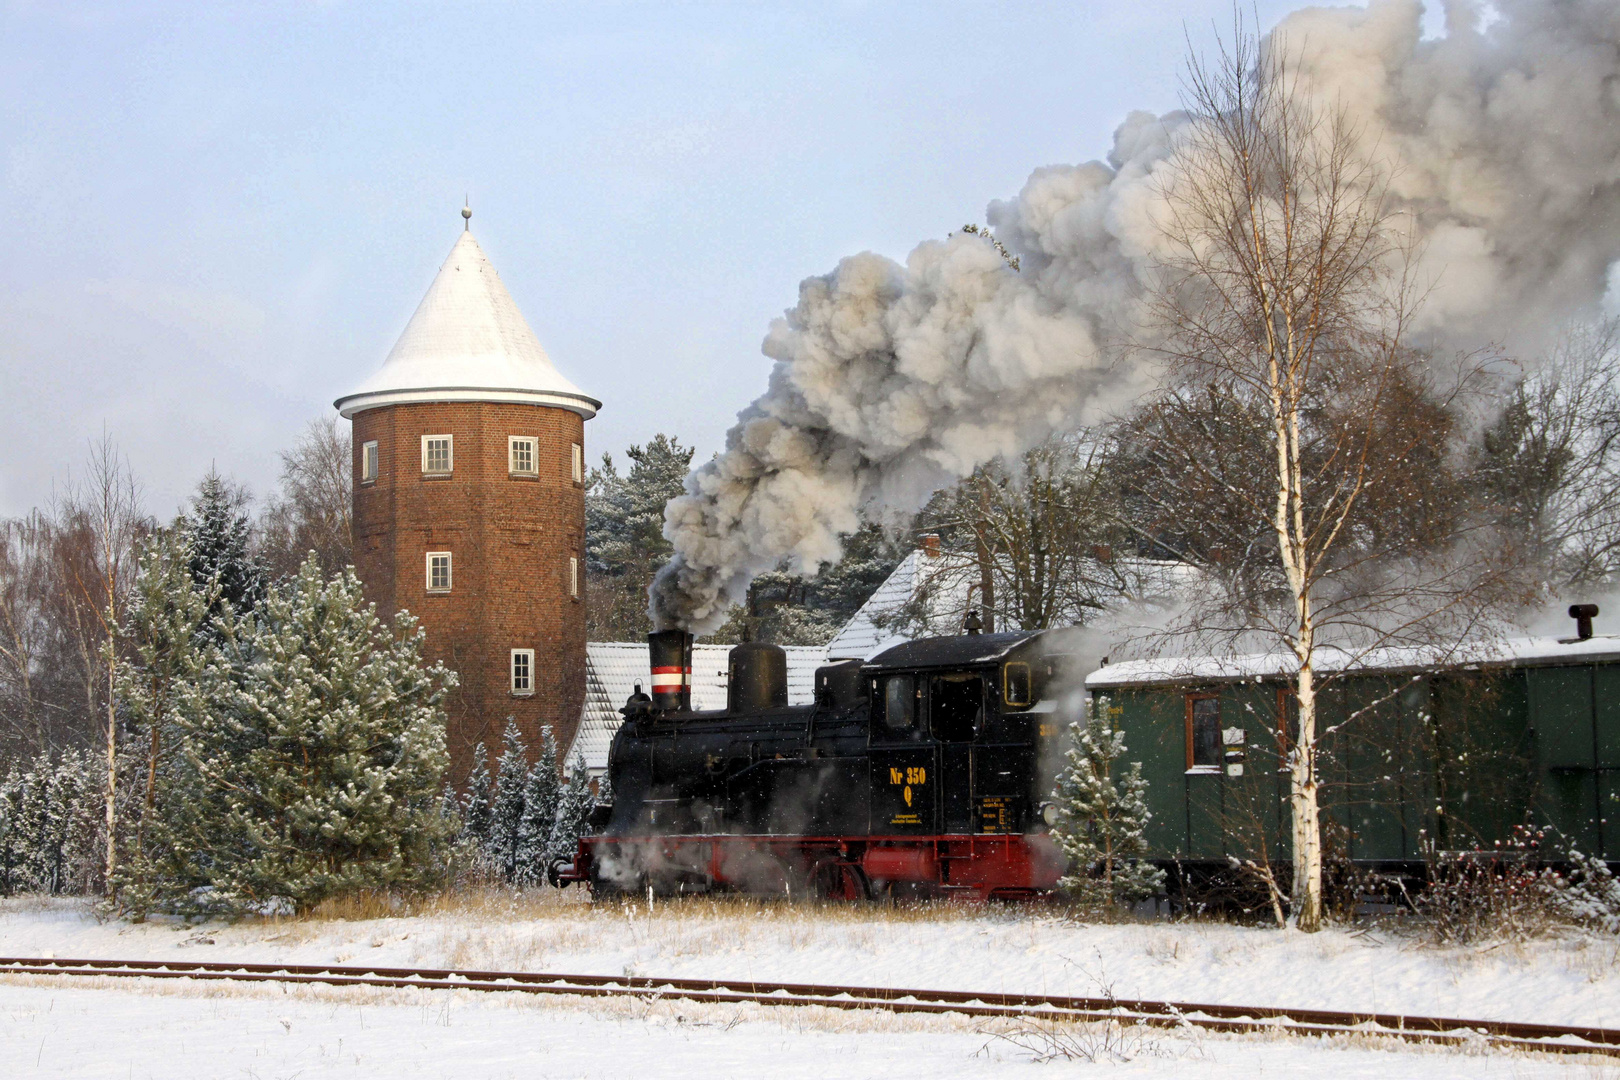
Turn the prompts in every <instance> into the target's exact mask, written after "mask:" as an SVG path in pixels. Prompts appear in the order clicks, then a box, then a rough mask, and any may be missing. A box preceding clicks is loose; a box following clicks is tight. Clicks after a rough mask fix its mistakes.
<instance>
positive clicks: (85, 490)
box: [61, 433, 149, 896]
mask: <svg viewBox="0 0 1620 1080" xmlns="http://www.w3.org/2000/svg"><path fill="white" fill-rule="evenodd" d="M62 503H63V508H62V510H61V516H63V517H65V518H68V519H70V520H72V521H73V522H74V523H75V524H76V526H77V529H76V532H77V534H78V539H79V543H78V544H77V545H76V549H77V550H76V551H75V552H74V553H73V557H71V558H66V559H64V560H63V577H64V580H65V584H67V586H68V591H69V594H70V596H69V600H70V608H71V609H72V610H73V611H74V612H75V613H76V614H75V621H76V623H77V629H78V632H79V635H78V636H79V639H80V641H81V642H82V646H81V648H82V649H83V650H84V651H85V652H86V657H85V660H86V670H87V672H89V673H92V677H91V678H88V679H87V683H88V684H89V685H88V687H87V694H88V700H89V703H90V705H91V708H92V711H94V709H95V706H96V703H97V701H98V700H99V701H100V703H101V705H102V706H103V707H104V708H105V712H104V714H103V715H104V718H105V729H104V732H105V734H104V740H103V741H104V749H105V751H106V767H107V774H106V777H107V786H106V791H105V792H104V795H105V801H104V809H105V819H104V827H105V829H106V833H107V835H106V841H107V847H106V858H105V867H104V869H105V872H106V887H107V890H108V895H109V896H111V895H112V892H113V889H114V888H115V882H116V874H117V870H118V829H117V824H118V813H117V807H118V708H117V692H116V690H117V688H116V682H117V676H118V665H117V662H116V659H117V650H118V632H119V627H120V626H121V625H122V624H123V621H124V615H125V607H126V604H127V602H128V599H129V595H130V587H131V585H132V583H133V581H134V576H135V561H136V555H135V552H136V546H137V542H138V541H139V539H140V537H141V535H142V534H143V533H144V532H145V531H147V529H148V528H149V522H148V520H147V519H146V517H145V516H144V515H143V514H142V513H141V499H140V488H139V485H138V484H137V483H136V481H135V477H134V474H133V473H132V472H131V471H130V468H129V464H128V462H127V461H125V459H124V456H123V454H122V453H120V452H119V450H118V446H117V444H116V443H114V442H113V440H112V437H111V436H110V435H108V434H106V433H103V434H102V436H101V438H100V439H98V440H96V441H95V442H94V443H92V444H91V445H90V453H89V457H88V459H87V460H86V462H85V472H84V477H83V479H82V480H80V481H79V482H78V483H76V484H73V485H71V486H70V487H69V489H68V492H67V494H66V496H65V498H63V500H62Z"/></svg>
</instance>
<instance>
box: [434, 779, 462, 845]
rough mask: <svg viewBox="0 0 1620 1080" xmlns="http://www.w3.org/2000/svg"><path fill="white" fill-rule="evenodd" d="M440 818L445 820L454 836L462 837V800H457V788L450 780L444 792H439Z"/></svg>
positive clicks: (445, 785) (445, 784) (446, 783)
mask: <svg viewBox="0 0 1620 1080" xmlns="http://www.w3.org/2000/svg"><path fill="white" fill-rule="evenodd" d="M439 816H440V817H442V818H444V820H445V821H446V823H447V827H448V828H449V829H450V832H451V833H452V834H454V835H456V836H458V837H459V836H460V835H461V800H460V799H458V798H456V786H455V785H454V784H452V783H451V782H450V781H448V780H446V781H445V782H444V790H443V791H441V792H439Z"/></svg>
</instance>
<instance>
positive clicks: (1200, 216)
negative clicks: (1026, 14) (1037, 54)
mask: <svg viewBox="0 0 1620 1080" xmlns="http://www.w3.org/2000/svg"><path fill="white" fill-rule="evenodd" d="M1184 98H1185V100H1184V105H1185V107H1186V109H1187V111H1188V112H1189V113H1190V114H1191V117H1192V120H1193V123H1192V124H1191V126H1190V129H1189V134H1188V135H1187V137H1186V139H1185V141H1184V142H1183V144H1182V145H1181V147H1180V149H1179V150H1178V152H1177V153H1176V154H1175V155H1174V157H1173V158H1172V160H1171V161H1170V162H1169V163H1168V164H1169V167H1168V168H1167V169H1165V170H1164V171H1163V173H1162V176H1161V179H1160V194H1161V195H1162V200H1161V203H1160V206H1159V209H1158V211H1157V213H1158V215H1159V216H1158V221H1157V224H1158V226H1159V228H1160V232H1161V239H1162V245H1161V250H1160V252H1159V256H1158V264H1157V267H1156V269H1157V273H1158V276H1157V281H1156V284H1155V288H1154V290H1153V292H1152V296H1151V303H1152V306H1153V309H1154V311H1155V313H1156V315H1157V316H1158V319H1159V323H1160V329H1161V330H1162V331H1163V332H1164V337H1163V338H1162V340H1160V341H1158V342H1157V343H1156V344H1155V345H1154V348H1156V349H1157V350H1158V351H1159V352H1160V354H1161V355H1162V356H1164V357H1165V358H1166V359H1167V360H1168V361H1169V366H1170V368H1171V371H1172V375H1171V382H1172V389H1171V390H1170V391H1169V393H1168V394H1167V395H1166V398H1165V400H1164V402H1161V405H1162V406H1163V405H1166V404H1167V407H1168V408H1169V410H1170V412H1171V413H1175V412H1176V411H1177V410H1178V409H1179V410H1180V411H1181V412H1183V413H1184V414H1186V415H1187V416H1189V417H1192V416H1193V415H1194V414H1197V413H1198V411H1199V410H1198V409H1197V408H1193V407H1192V406H1193V405H1196V404H1197V402H1198V401H1199V399H1201V398H1203V399H1208V400H1211V401H1214V402H1216V403H1218V404H1219V405H1220V409H1217V410H1215V413H1221V414H1222V415H1223V416H1224V420H1223V421H1222V422H1221V423H1219V424H1216V425H1215V427H1216V428H1218V429H1220V430H1215V431H1212V432H1211V434H1213V435H1215V436H1218V438H1217V439H1216V440H1215V441H1216V442H1217V443H1219V441H1220V439H1222V438H1224V439H1227V441H1226V443H1225V445H1226V446H1228V447H1232V446H1237V445H1245V444H1247V445H1250V446H1251V449H1252V448H1255V447H1258V448H1260V449H1261V450H1262V452H1263V456H1262V457H1260V458H1259V459H1258V460H1257V459H1254V458H1250V459H1248V464H1249V466H1250V468H1248V469H1247V470H1242V469H1240V470H1238V471H1239V472H1240V473H1245V474H1246V473H1252V474H1253V475H1252V476H1246V479H1243V480H1242V481H1241V482H1238V483H1233V481H1232V478H1231V477H1229V476H1224V477H1223V476H1221V475H1220V473H1221V472H1222V471H1223V470H1226V469H1229V468H1230V467H1231V466H1232V464H1233V463H1232V462H1230V461H1227V460H1221V459H1220V457H1219V456H1218V455H1217V456H1215V457H1213V458H1211V457H1210V456H1209V455H1207V454H1205V455H1201V456H1200V457H1199V458H1197V459H1193V458H1188V459H1187V460H1186V461H1185V462H1184V464H1185V466H1186V469H1187V472H1186V475H1187V476H1188V477H1199V478H1201V480H1202V482H1203V483H1204V484H1206V485H1207V486H1209V487H1211V488H1213V489H1218V490H1221V491H1223V492H1225V493H1226V495H1227V496H1228V497H1229V499H1230V501H1231V504H1232V512H1233V515H1234V517H1235V518H1237V519H1238V524H1239V525H1242V524H1244V523H1248V524H1250V525H1252V529H1251V530H1250V533H1249V535H1250V546H1251V551H1249V552H1244V553H1239V552H1232V551H1210V552H1208V553H1207V556H1208V563H1209V564H1210V565H1212V566H1215V567H1220V566H1222V565H1223V562H1224V561H1225V560H1234V559H1236V558H1237V556H1239V555H1240V554H1242V555H1243V556H1244V560H1245V565H1247V566H1249V567H1250V568H1252V569H1254V570H1255V571H1256V572H1255V573H1253V574H1251V575H1249V576H1248V577H1247V578H1243V577H1241V576H1234V575H1228V576H1227V578H1226V580H1225V584H1226V586H1227V587H1226V588H1225V589H1224V590H1217V593H1216V594H1215V595H1211V596H1210V597H1209V598H1208V600H1207V601H1205V602H1203V603H1201V604H1199V605H1195V606H1194V609H1193V610H1192V611H1191V612H1190V613H1189V615H1188V617H1187V621H1186V623H1185V628H1188V629H1193V630H1196V631H1199V632H1202V633H1205V634H1209V633H1213V634H1217V635H1225V636H1226V637H1227V639H1228V642H1229V643H1230V642H1234V641H1237V640H1239V639H1242V638H1244V637H1245V636H1246V635H1247V636H1248V637H1254V636H1259V637H1262V638H1269V639H1270V640H1271V641H1272V642H1273V643H1274V644H1275V645H1276V646H1280V647H1281V648H1282V650H1283V651H1284V652H1285V653H1286V654H1287V655H1288V656H1289V657H1290V660H1291V666H1292V667H1293V668H1294V672H1295V674H1294V680H1293V681H1294V686H1293V690H1294V694H1295V699H1296V701H1297V706H1298V727H1297V731H1295V732H1293V733H1289V734H1285V735H1284V737H1283V739H1282V740H1280V741H1284V742H1286V744H1287V746H1288V753H1289V758H1288V762H1287V767H1288V770H1289V804H1290V814H1291V819H1292V820H1291V833H1292V837H1291V839H1292V856H1293V860H1292V861H1293V882H1292V900H1291V909H1292V911H1291V914H1292V918H1293V919H1294V922H1295V925H1297V926H1298V927H1299V928H1300V929H1303V930H1308V931H1314V930H1316V929H1319V928H1320V926H1321V924H1322V843H1321V823H1320V812H1319V788H1320V773H1319V766H1318V755H1319V751H1320V740H1321V738H1322V737H1323V734H1324V732H1323V731H1322V730H1320V715H1319V701H1320V694H1321V691H1322V690H1323V688H1324V686H1325V685H1326V684H1327V683H1328V682H1330V681H1332V680H1333V679H1336V678H1337V677H1339V676H1340V675H1342V674H1343V673H1344V672H1345V671H1347V670H1349V669H1351V668H1354V667H1355V666H1356V664H1357V662H1358V658H1359V657H1363V656H1365V655H1366V653H1367V652H1368V651H1370V650H1371V649H1374V648H1377V647H1380V646H1384V645H1389V644H1395V643H1403V644H1404V643H1412V642H1416V641H1420V640H1424V641H1432V640H1435V639H1437V638H1438V637H1443V636H1447V635H1450V636H1451V639H1452V640H1455V639H1456V637H1458V636H1460V635H1462V634H1464V633H1466V632H1467V630H1468V629H1469V628H1470V627H1472V626H1476V625H1477V622H1478V620H1479V619H1480V618H1482V617H1483V614H1482V613H1483V612H1484V611H1485V610H1487V609H1488V607H1489V604H1488V602H1487V601H1488V599H1489V596H1488V594H1489V589H1488V588H1487V587H1486V586H1487V584H1488V583H1493V582H1494V583H1500V582H1501V581H1502V578H1501V577H1500V576H1493V572H1492V571H1491V569H1490V568H1489V567H1488V566H1487V565H1485V564H1486V563H1488V562H1489V560H1488V559H1485V558H1479V557H1476V556H1480V555H1481V554H1482V553H1483V552H1484V551H1485V549H1484V548H1483V547H1470V546H1469V545H1468V544H1467V542H1466V538H1465V537H1464V536H1463V535H1462V534H1463V533H1465V532H1466V531H1467V528H1468V520H1467V519H1466V517H1465V516H1459V517H1455V518H1454V519H1451V520H1450V521H1449V523H1448V524H1447V526H1446V527H1445V528H1441V529H1439V531H1440V532H1442V533H1447V535H1446V536H1444V537H1438V536H1436V529H1435V528H1432V527H1425V528H1414V527H1411V523H1409V522H1395V523H1390V524H1389V525H1388V526H1383V527H1381V526H1380V523H1379V522H1378V521H1377V519H1376V518H1374V517H1371V516H1369V515H1367V514H1366V513H1364V511H1365V509H1366V504H1367V503H1368V502H1369V501H1370V500H1371V499H1372V498H1373V497H1374V495H1376V494H1379V491H1378V485H1379V484H1381V483H1396V482H1399V481H1400V478H1402V477H1403V476H1407V475H1408V474H1409V472H1410V470H1411V469H1412V468H1414V467H1415V466H1417V465H1418V463H1419V462H1418V458H1420V457H1421V456H1422V452H1423V450H1424V448H1425V434H1426V433H1432V427H1431V426H1429V425H1427V424H1424V423H1415V424H1410V425H1404V424H1403V423H1402V419H1403V416H1405V415H1408V414H1409V412H1410V410H1411V409H1413V408H1416V407H1418V406H1422V407H1424V408H1437V409H1439V410H1440V412H1441V414H1442V415H1444V414H1446V413H1447V412H1448V411H1450V410H1453V409H1455V407H1456V405H1457V403H1458V401H1459V400H1460V399H1461V398H1462V397H1463V396H1466V395H1467V394H1468V393H1470V392H1471V390H1472V389H1473V388H1474V387H1475V385H1476V383H1477V376H1478V374H1479V369H1478V367H1477V365H1475V364H1473V363H1471V362H1467V361H1464V362H1462V363H1460V364H1458V365H1450V366H1447V365H1439V364H1434V363H1432V362H1430V360H1429V358H1428V357H1426V356H1424V355H1423V354H1421V353H1418V352H1415V351H1413V350H1412V349H1411V348H1409V347H1408V345H1407V343H1406V340H1405V338H1406V332H1407V330H1408V327H1409V325H1410V323H1411V319H1412V317H1413V314H1414V312H1415V310H1416V308H1417V302H1418V300H1419V297H1418V295H1417V294H1416V291H1415V290H1414V289H1413V287H1412V283H1411V278H1410V273H1409V268H1410V265H1411V258H1410V256H1411V252H1410V251H1409V250H1408V249H1407V247H1406V245H1405V240H1404V236H1403V233H1402V231H1401V229H1400V217H1399V214H1398V213H1397V210H1396V209H1395V208H1394V206H1393V203H1392V200H1391V199H1390V197H1389V189H1388V184H1389V177H1390V169H1389V168H1388V167H1387V165H1386V164H1385V163H1383V162H1382V161H1381V160H1380V158H1379V155H1378V152H1377V147H1376V146H1371V147H1370V149H1369V142H1368V140H1367V139H1365V138H1364V136H1365V135H1366V133H1365V132H1363V131H1360V130H1358V129H1356V128H1355V127H1354V125H1353V124H1352V123H1351V122H1350V121H1349V119H1348V117H1347V111H1346V110H1345V109H1343V108H1341V107H1336V106H1334V105H1332V104H1326V105H1324V104H1322V103H1319V102H1315V101H1311V100H1309V99H1308V98H1307V97H1306V96H1305V95H1304V94H1303V93H1302V92H1300V91H1299V88H1298V86H1297V84H1296V80H1295V76H1294V73H1293V71H1292V70H1291V68H1290V65H1289V59H1288V55H1287V50H1286V45H1285V43H1283V42H1281V41H1279V40H1277V39H1272V40H1270V41H1268V42H1267V43H1265V44H1262V43H1261V42H1260V41H1259V40H1258V39H1257V38H1256V37H1255V36H1254V35H1253V34H1251V33H1248V32H1246V31H1245V30H1244V29H1243V28H1242V26H1241V25H1240V26H1239V27H1238V28H1237V32H1236V33H1235V34H1234V37H1233V40H1232V41H1231V42H1230V43H1229V44H1223V46H1222V48H1221V51H1220V53H1219V55H1218V57H1217V58H1216V59H1215V60H1214V61H1210V62H1206V61H1204V60H1201V59H1199V58H1196V57H1195V58H1193V59H1192V60H1191V61H1190V63H1189V73H1188V76H1187V80H1186V91H1185V95H1184ZM1222 410H1224V413H1222ZM1215 413H1204V414H1203V421H1207V420H1208V418H1209V417H1210V416H1211V415H1214V414H1215ZM1223 425H1224V426H1223ZM1183 430H1185V431H1196V430H1198V428H1197V424H1194V425H1193V426H1192V427H1190V428H1184V429H1183ZM1234 437H1235V441H1233V439H1234ZM1268 458H1269V463H1266V462H1267V459H1268ZM1416 509H1417V510H1418V511H1419V512H1425V513H1426V512H1428V510H1429V508H1427V507H1423V506H1418V507H1417V508H1416ZM1431 525H1432V523H1431ZM1198 526H1199V523H1198V522H1196V521H1193V522H1187V523H1186V527H1187V528H1189V529H1191V530H1196V529H1197V528H1198ZM1234 531H1235V532H1237V533H1240V534H1241V533H1242V531H1243V530H1242V529H1241V528H1239V529H1237V530H1234ZM1267 536H1269V544H1270V545H1271V549H1270V552H1269V553H1268V552H1266V551H1265V550H1264V547H1265V541H1264V538H1265V537H1267ZM1254 554H1258V555H1259V556H1260V557H1259V558H1249V557H1248V556H1250V555H1254ZM1329 650H1331V652H1332V653H1333V662H1332V663H1331V664H1327V663H1325V662H1324V653H1325V652H1327V651H1329Z"/></svg>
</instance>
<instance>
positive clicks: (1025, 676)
mask: <svg viewBox="0 0 1620 1080" xmlns="http://www.w3.org/2000/svg"><path fill="white" fill-rule="evenodd" d="M1030 694H1031V687H1030V677H1029V665H1028V664H1019V663H1011V664H1008V665H1007V666H1006V667H1005V668H1003V669H1002V672H1001V700H1002V701H1004V702H1006V703H1007V704H1008V705H1014V706H1023V705H1028V704H1029V703H1030Z"/></svg>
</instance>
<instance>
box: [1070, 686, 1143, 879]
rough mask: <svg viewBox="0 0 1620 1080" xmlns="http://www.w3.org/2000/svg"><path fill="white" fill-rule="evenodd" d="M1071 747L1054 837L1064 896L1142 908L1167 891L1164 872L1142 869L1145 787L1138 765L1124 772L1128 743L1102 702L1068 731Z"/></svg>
mask: <svg viewBox="0 0 1620 1080" xmlns="http://www.w3.org/2000/svg"><path fill="white" fill-rule="evenodd" d="M1069 735H1070V738H1071V739H1072V741H1073V745H1072V746H1071V747H1070V749H1069V752H1068V754H1067V756H1066V759H1065V760H1066V766H1065V768H1064V769H1063V771H1062V773H1061V774H1060V775H1059V776H1058V782H1057V791H1056V802H1057V805H1058V809H1059V819H1058V823H1057V824H1056V825H1054V826H1053V827H1052V834H1053V837H1054V839H1056V840H1057V842H1058V846H1059V847H1060V848H1061V849H1062V850H1063V853H1064V854H1065V855H1067V856H1068V857H1069V861H1070V868H1069V873H1068V874H1067V875H1066V876H1065V877H1064V878H1063V880H1062V885H1063V887H1064V888H1066V889H1068V890H1070V891H1071V892H1072V893H1074V894H1075V895H1076V896H1077V897H1078V898H1079V899H1080V900H1082V901H1083V902H1086V903H1092V904H1100V903H1109V902H1119V901H1130V900H1139V899H1143V898H1145V897H1148V896H1152V895H1154V894H1155V893H1157V892H1158V891H1159V890H1160V889H1162V888H1163V887H1164V871H1162V870H1160V869H1159V868H1157V867H1156V866H1154V865H1153V864H1152V863H1150V862H1148V861H1146V859H1145V856H1146V854H1147V850H1148V847H1147V837H1146V829H1147V823H1148V821H1149V819H1150V818H1152V816H1153V815H1152V813H1151V812H1150V811H1149V810H1148V808H1147V781H1146V780H1144V779H1142V764H1141V762H1134V763H1132V765H1131V767H1130V768H1129V769H1125V770H1122V769H1121V768H1120V766H1121V765H1122V764H1123V762H1122V761H1121V760H1120V759H1121V758H1122V757H1123V756H1124V754H1125V735H1124V733H1123V732H1121V731H1116V730H1115V729H1114V727H1113V724H1112V721H1111V719H1110V716H1109V709H1108V704H1107V702H1106V701H1100V702H1098V704H1097V707H1095V708H1088V709H1087V711H1086V715H1085V716H1084V717H1082V718H1080V719H1078V720H1075V721H1074V722H1073V723H1071V724H1070V725H1069Z"/></svg>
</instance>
